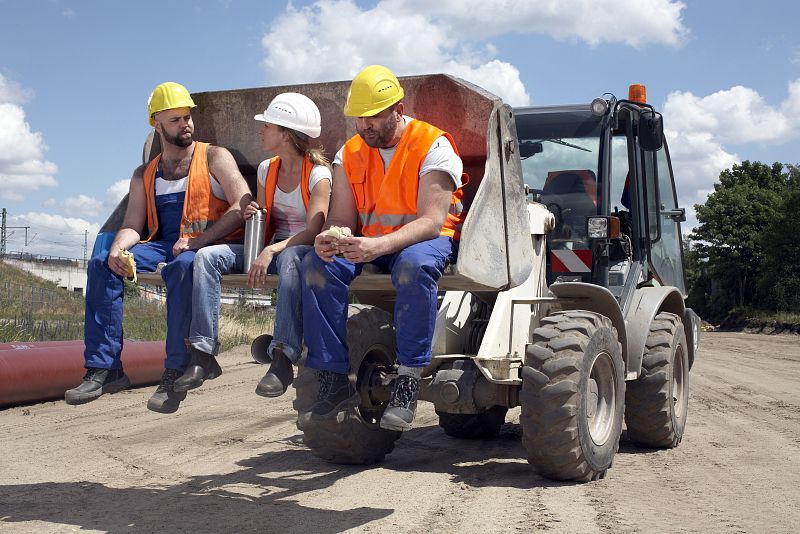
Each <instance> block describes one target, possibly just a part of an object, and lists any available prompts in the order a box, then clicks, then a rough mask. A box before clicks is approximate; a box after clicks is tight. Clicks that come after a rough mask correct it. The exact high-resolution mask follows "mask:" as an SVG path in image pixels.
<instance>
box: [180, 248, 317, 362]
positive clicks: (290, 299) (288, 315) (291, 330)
mask: <svg viewBox="0 0 800 534" xmlns="http://www.w3.org/2000/svg"><path fill="white" fill-rule="evenodd" d="M312 250H313V249H312V247H310V246H308V245H296V246H293V247H286V248H285V249H283V250H282V251H281V252H279V253H278V254H276V255H275V256H274V257H273V258H272V262H271V263H270V264H269V267H268V268H267V272H268V273H269V274H277V275H279V278H278V288H277V289H278V305H277V307H276V311H275V328H274V329H273V332H272V343H270V346H269V348H268V349H267V352H268V353H269V354H273V351H274V350H275V348H276V347H278V346H280V348H281V349H282V350H283V353H284V354H285V355H286V357H287V358H289V359H290V360H291V361H293V362H297V360H298V358H299V357H300V353H301V352H302V350H303V347H302V344H303V323H302V306H301V300H300V261H301V260H302V259H303V256H305V255H306V254H308V252H309V251H312ZM243 266H244V245H213V246H210V247H204V248H201V249H200V250H198V251H197V256H195V260H194V290H193V291H194V293H193V297H192V302H193V304H194V305H193V308H194V311H193V312H192V326H191V329H190V331H189V343H191V344H192V346H193V347H194V348H196V349H198V350H200V351H203V352H206V353H208V354H217V351H218V350H219V306H220V286H221V284H222V276H223V275H225V274H229V273H233V272H239V273H241V272H242V269H243Z"/></svg>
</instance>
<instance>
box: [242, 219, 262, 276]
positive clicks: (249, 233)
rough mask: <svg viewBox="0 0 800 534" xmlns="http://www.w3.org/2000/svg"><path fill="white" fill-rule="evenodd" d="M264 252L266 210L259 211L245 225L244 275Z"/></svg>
mask: <svg viewBox="0 0 800 534" xmlns="http://www.w3.org/2000/svg"><path fill="white" fill-rule="evenodd" d="M262 250H264V210H258V211H257V212H255V213H254V214H253V216H252V217H250V218H249V219H247V221H246V222H245V224H244V273H245V274H247V273H249V272H250V266H251V265H252V264H253V262H254V261H255V259H256V258H257V257H258V255H259V254H261V251H262Z"/></svg>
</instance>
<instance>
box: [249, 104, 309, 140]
mask: <svg viewBox="0 0 800 534" xmlns="http://www.w3.org/2000/svg"><path fill="white" fill-rule="evenodd" d="M253 118H254V119H255V120H257V121H263V122H269V123H272V124H278V125H279V126H285V127H286V128H290V129H292V130H296V131H298V132H301V133H304V134H306V135H307V136H309V137H315V138H316V137H319V134H320V132H321V131H322V126H321V124H320V122H321V121H320V116H319V108H317V105H316V104H315V103H314V101H313V100H311V99H310V98H308V97H307V96H305V95H301V94H300V93H281V94H279V95H278V96H276V97H275V98H273V99H272V102H270V103H269V106H267V109H265V110H264V113H261V114H259V115H256V116H254V117H253Z"/></svg>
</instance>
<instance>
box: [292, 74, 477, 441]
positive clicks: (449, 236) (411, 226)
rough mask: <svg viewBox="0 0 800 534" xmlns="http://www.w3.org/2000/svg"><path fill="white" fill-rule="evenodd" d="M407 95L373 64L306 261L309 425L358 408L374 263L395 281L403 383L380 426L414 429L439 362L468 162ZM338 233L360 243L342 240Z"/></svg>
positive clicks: (304, 419) (362, 80)
mask: <svg viewBox="0 0 800 534" xmlns="http://www.w3.org/2000/svg"><path fill="white" fill-rule="evenodd" d="M403 96H404V93H403V88H402V87H401V86H400V83H399V82H398V80H397V78H396V77H395V76H394V74H392V72H391V71H390V70H389V69H387V68H386V67H383V66H380V65H371V66H369V67H366V68H365V69H364V70H362V71H361V72H360V73H359V74H358V75H357V76H356V77H355V78H354V79H353V81H352V83H351V86H350V92H349V94H348V97H347V103H346V104H345V107H344V113H345V115H347V116H349V117H354V118H355V121H356V131H357V132H358V134H357V135H355V136H353V137H352V138H351V139H350V140H348V141H347V142H346V143H345V145H344V147H342V149H341V150H339V152H338V153H337V154H336V157H335V159H334V169H333V189H332V197H331V203H330V210H329V212H328V219H327V221H326V223H325V226H324V228H323V232H322V233H321V234H320V235H318V236H317V238H316V240H315V242H314V248H315V250H316V254H308V255H307V256H306V257H305V259H304V260H303V265H302V270H303V279H304V285H303V324H304V330H305V334H304V337H305V341H306V345H307V346H308V358H307V360H306V366H307V367H311V368H315V369H318V370H319V371H320V372H319V377H320V378H319V380H320V388H319V395H318V397H317V400H316V402H315V403H314V405H313V406H312V407H311V409H310V411H309V412H307V413H304V414H301V416H300V419H299V424H300V425H301V427H302V426H303V425H313V424H315V422H319V421H324V420H327V419H333V418H335V417H336V416H337V414H338V413H339V412H340V411H343V410H346V409H348V408H349V407H350V406H351V405H352V403H353V402H354V401H355V402H357V396H355V392H354V390H353V387H352V385H351V384H350V381H349V380H348V376H347V374H348V372H349V371H350V365H349V359H348V354H347V352H348V349H347V347H346V345H345V343H344V340H345V339H347V336H346V322H347V302H348V288H349V286H350V283H351V282H352V280H353V279H354V278H355V277H356V276H358V275H359V274H360V273H361V270H362V267H363V266H364V265H365V264H367V263H371V264H373V265H376V266H377V267H378V268H379V269H381V270H382V271H383V272H386V273H391V274H392V283H393V284H394V287H395V289H396V291H397V300H396V304H395V312H394V322H395V329H396V332H397V342H396V347H397V355H398V359H399V361H400V367H399V371H398V372H399V376H398V378H397V380H396V381H395V384H394V390H393V392H392V396H391V399H390V400H389V403H388V406H387V408H386V410H385V412H384V414H383V417H382V419H381V421H380V426H381V427H382V428H385V429H389V430H401V431H402V430H408V429H409V428H411V422H412V421H413V419H414V414H415V410H416V402H417V395H418V391H419V378H420V374H421V371H422V369H423V368H424V367H426V366H427V365H428V364H429V363H430V360H431V342H432V337H433V331H434V323H435V319H436V308H437V301H436V294H437V284H438V280H439V278H440V277H441V275H442V272H443V271H444V269H445V267H446V265H447V264H448V263H450V262H453V261H454V260H455V255H456V252H457V245H458V237H459V232H460V228H461V224H462V222H463V220H464V217H465V213H463V210H462V207H461V198H462V190H461V186H462V185H463V183H464V182H465V180H464V179H463V177H462V172H463V164H462V162H461V159H460V158H459V156H458V152H457V151H456V147H455V142H454V141H453V138H452V137H451V136H450V135H449V134H448V133H446V132H443V131H442V130H440V129H438V128H436V127H435V126H433V125H431V124H428V123H426V122H423V121H419V120H415V119H413V118H411V117H408V116H406V115H405V114H404V104H403V101H402V99H403ZM332 226H338V227H348V228H350V229H352V230H353V235H354V236H353V237H346V236H345V237H334V236H332V235H329V234H333V233H334V232H330V233H328V232H326V230H327V229H329V228H330V227H332Z"/></svg>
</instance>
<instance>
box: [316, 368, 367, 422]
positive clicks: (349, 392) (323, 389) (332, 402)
mask: <svg viewBox="0 0 800 534" xmlns="http://www.w3.org/2000/svg"><path fill="white" fill-rule="evenodd" d="M317 378H318V380H319V392H318V393H317V400H316V401H315V402H314V404H313V405H312V406H311V416H310V419H311V420H312V421H325V420H328V419H333V418H335V417H336V414H338V413H339V412H341V411H342V410H344V409H345V408H347V406H348V404H349V403H350V399H351V398H352V397H353V395H354V394H355V392H356V391H355V388H354V387H353V386H352V384H350V378H349V377H348V376H347V375H343V374H340V373H334V372H332V371H319V372H318V374H317Z"/></svg>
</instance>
